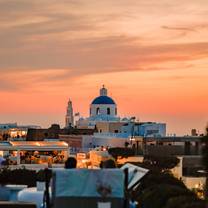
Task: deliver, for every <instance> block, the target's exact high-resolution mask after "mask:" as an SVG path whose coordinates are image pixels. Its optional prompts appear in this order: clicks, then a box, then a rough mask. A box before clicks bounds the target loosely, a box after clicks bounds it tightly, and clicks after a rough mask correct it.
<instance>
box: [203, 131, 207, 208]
mask: <svg viewBox="0 0 208 208" xmlns="http://www.w3.org/2000/svg"><path fill="white" fill-rule="evenodd" d="M201 142H202V145H203V147H202V163H203V165H204V171H205V176H206V184H205V200H206V202H207V207H208V127H207V128H206V135H205V136H204V137H203V138H202V140H201Z"/></svg>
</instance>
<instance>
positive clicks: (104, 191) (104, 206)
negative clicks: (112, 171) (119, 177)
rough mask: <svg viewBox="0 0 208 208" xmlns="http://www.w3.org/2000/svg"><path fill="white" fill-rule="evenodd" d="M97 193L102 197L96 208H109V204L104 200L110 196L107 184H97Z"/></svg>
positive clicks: (109, 187) (110, 190)
mask: <svg viewBox="0 0 208 208" xmlns="http://www.w3.org/2000/svg"><path fill="white" fill-rule="evenodd" d="M97 192H98V193H99V194H100V196H101V197H102V201H101V202H98V208H111V202H106V198H107V197H108V196H109V195H111V193H112V188H111V186H110V185H108V184H102V183H101V184H98V185H97Z"/></svg>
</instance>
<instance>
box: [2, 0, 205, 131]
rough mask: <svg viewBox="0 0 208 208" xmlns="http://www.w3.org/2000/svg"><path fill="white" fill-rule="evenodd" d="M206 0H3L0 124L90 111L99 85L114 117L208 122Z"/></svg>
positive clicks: (184, 125) (192, 124) (188, 124)
mask: <svg viewBox="0 0 208 208" xmlns="http://www.w3.org/2000/svg"><path fill="white" fill-rule="evenodd" d="M207 37H208V1H207V0H198V1H195V0H183V1H174V2H173V1H171V0H169V1H168V0H160V1H159V2H158V1H155V0H139V1H138V0H129V1H126V0H119V1H114V0H106V1H95V0H89V1H86V0H76V1H75V0H71V1H69V0H68V1H66V0H60V1H55V0H45V1H39V0H37V1H27V0H13V1H3V0H0V46H1V47H0V72H1V76H0V97H1V102H0V123H3V122H15V121H17V122H18V123H20V124H37V125H42V126H44V127H47V126H49V125H50V124H51V123H59V124H61V125H63V124H64V115H65V108H66V103H67V100H68V99H69V98H71V99H72V101H73V105H74V110H75V111H76V112H78V111H79V112H80V113H81V115H83V116H88V108H89V104H90V102H91V101H92V99H93V98H94V97H95V96H97V95H98V91H99V88H100V87H101V85H102V84H105V85H106V87H107V88H108V89H109V93H110V95H111V96H112V97H113V98H114V99H115V101H116V102H117V105H118V110H119V114H120V115H121V116H132V115H135V116H136V117H137V118H138V119H139V120H141V121H158V122H166V123H167V126H168V128H167V130H168V133H177V134H182V135H183V134H189V133H190V130H191V129H192V128H197V129H198V130H200V131H201V132H202V131H203V129H204V128H205V125H206V123H207V122H208V110H207V109H208V108H207V106H208V81H207V80H208V38H207Z"/></svg>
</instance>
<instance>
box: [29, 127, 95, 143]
mask: <svg viewBox="0 0 208 208" xmlns="http://www.w3.org/2000/svg"><path fill="white" fill-rule="evenodd" d="M95 131H96V129H78V128H73V127H71V128H64V129H61V128H60V126H59V125H58V124H53V125H51V127H50V128H48V129H28V133H27V138H26V139H27V141H43V140H48V139H59V135H92V134H93V133H94V132H95Z"/></svg>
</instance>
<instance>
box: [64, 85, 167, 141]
mask: <svg viewBox="0 0 208 208" xmlns="http://www.w3.org/2000/svg"><path fill="white" fill-rule="evenodd" d="M65 119H66V125H65V126H66V128H67V127H69V126H74V125H75V126H76V127H77V128H80V129H84V128H88V129H89V128H91V129H94V128H95V127H96V128H97V131H98V133H96V134H97V135H98V134H99V135H100V136H101V135H103V136H105V137H106V136H107V135H109V136H112V134H113V135H114V136H116V137H128V136H132V135H135V136H136V135H137V136H144V134H145V135H147V134H146V133H144V132H146V130H148V132H150V133H151V132H152V134H154V135H156V136H165V135H166V124H164V123H155V122H143V123H140V122H138V121H136V119H135V117H131V118H120V117H119V116H118V110H117V104H116V102H115V101H114V100H113V98H111V97H110V96H108V90H107V89H106V88H105V86H104V85H103V86H102V88H101V89H100V95H99V96H98V97H96V98H94V99H93V101H92V102H91V104H90V108H89V117H87V118H82V117H80V118H78V120H77V121H76V124H74V115H73V108H72V102H71V100H69V102H68V106H67V114H66V118H65ZM140 130H142V131H141V132H140ZM140 133H142V135H140ZM149 136H152V135H151V134H150V135H149Z"/></svg>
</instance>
